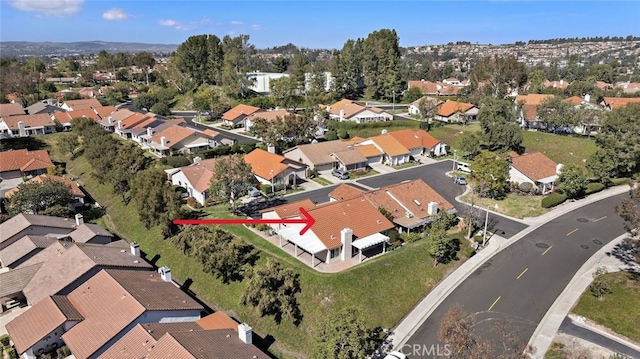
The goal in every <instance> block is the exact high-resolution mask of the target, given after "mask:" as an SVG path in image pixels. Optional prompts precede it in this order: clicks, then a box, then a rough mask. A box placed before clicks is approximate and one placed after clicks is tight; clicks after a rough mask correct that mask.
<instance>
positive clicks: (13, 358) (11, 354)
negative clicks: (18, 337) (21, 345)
mask: <svg viewBox="0 0 640 359" xmlns="http://www.w3.org/2000/svg"><path fill="white" fill-rule="evenodd" d="M4 351H5V352H6V353H7V358H9V359H18V353H16V350H15V349H14V348H13V347H5V348H4Z"/></svg>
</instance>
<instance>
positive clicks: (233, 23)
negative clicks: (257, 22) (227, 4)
mask: <svg viewBox="0 0 640 359" xmlns="http://www.w3.org/2000/svg"><path fill="white" fill-rule="evenodd" d="M242 24H244V22H242V21H231V25H242Z"/></svg>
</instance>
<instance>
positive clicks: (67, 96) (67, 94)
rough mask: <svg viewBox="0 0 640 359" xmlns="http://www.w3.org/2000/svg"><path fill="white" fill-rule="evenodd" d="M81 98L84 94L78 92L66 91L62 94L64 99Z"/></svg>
mask: <svg viewBox="0 0 640 359" xmlns="http://www.w3.org/2000/svg"><path fill="white" fill-rule="evenodd" d="M81 98H82V96H80V94H79V93H77V92H65V93H64V95H62V101H72V100H79V99H81Z"/></svg>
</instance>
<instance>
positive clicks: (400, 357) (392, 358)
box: [384, 351, 409, 359]
mask: <svg viewBox="0 0 640 359" xmlns="http://www.w3.org/2000/svg"><path fill="white" fill-rule="evenodd" d="M408 358H409V357H408V356H407V355H406V354H404V353H400V352H398V351H393V352H391V353H389V354H387V356H385V357H384V359H408Z"/></svg>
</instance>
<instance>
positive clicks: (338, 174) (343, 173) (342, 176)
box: [331, 168, 349, 180]
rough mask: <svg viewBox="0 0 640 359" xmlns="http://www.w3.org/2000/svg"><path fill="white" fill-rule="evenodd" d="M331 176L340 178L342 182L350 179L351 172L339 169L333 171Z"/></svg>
mask: <svg viewBox="0 0 640 359" xmlns="http://www.w3.org/2000/svg"><path fill="white" fill-rule="evenodd" d="M331 175H332V176H333V177H337V178H339V179H341V180H346V179H349V172H347V171H345V170H342V169H339V168H338V169H335V170H333V171H332V172H331Z"/></svg>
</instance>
